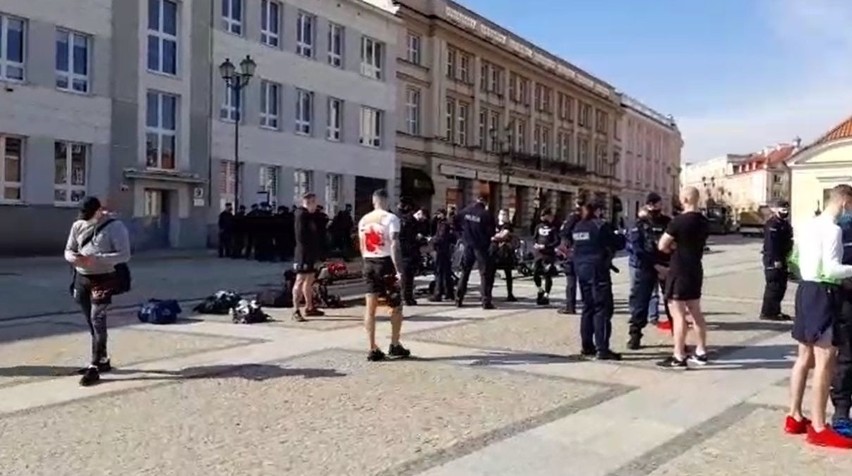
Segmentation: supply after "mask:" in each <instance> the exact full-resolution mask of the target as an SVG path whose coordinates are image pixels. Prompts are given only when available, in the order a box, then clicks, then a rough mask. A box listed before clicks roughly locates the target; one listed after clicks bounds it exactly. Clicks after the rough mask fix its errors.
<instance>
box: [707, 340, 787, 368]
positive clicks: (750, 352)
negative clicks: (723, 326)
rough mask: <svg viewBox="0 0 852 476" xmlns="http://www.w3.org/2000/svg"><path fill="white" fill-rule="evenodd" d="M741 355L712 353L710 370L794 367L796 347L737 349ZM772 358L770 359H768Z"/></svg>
mask: <svg viewBox="0 0 852 476" xmlns="http://www.w3.org/2000/svg"><path fill="white" fill-rule="evenodd" d="M735 350H737V351H742V352H739V354H740V355H737V356H736V357H737V358H732V357H731V356H732V354H734V352H733V351H731V352H721V353H719V352H716V354H717V355H716V356H714V355H713V354H714V352H711V353H710V355H709V357H710V365H708V366H707V368H708V369H715V370H778V369H789V368H792V366H793V359H795V356H796V346H795V345H793V344H784V345H765V346H754V347H740V348H738V349H735ZM720 354H721V355H720ZM766 356H770V357H766Z"/></svg>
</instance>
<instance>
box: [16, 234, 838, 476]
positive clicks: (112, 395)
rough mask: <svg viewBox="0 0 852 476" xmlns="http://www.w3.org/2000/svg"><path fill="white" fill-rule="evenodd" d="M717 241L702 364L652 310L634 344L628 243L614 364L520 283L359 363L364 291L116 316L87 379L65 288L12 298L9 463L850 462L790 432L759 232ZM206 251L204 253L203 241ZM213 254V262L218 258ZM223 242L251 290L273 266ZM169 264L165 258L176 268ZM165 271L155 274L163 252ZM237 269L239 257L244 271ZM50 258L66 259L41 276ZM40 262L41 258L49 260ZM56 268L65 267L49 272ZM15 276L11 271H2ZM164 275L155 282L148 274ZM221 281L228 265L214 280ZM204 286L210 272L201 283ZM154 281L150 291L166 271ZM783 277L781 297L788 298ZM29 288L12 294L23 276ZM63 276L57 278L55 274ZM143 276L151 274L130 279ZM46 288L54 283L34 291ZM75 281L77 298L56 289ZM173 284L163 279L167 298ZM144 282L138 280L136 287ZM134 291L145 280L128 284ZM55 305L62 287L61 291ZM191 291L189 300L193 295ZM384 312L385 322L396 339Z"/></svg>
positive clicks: (51, 469)
mask: <svg viewBox="0 0 852 476" xmlns="http://www.w3.org/2000/svg"><path fill="white" fill-rule="evenodd" d="M716 241H717V242H716V243H714V244H713V246H712V252H711V253H709V254H708V255H707V256H706V257H705V274H706V276H707V279H706V284H705V288H704V289H705V299H704V301H703V307H704V309H705V312H706V315H707V319H708V321H709V323H710V334H709V341H710V345H711V364H710V365H708V366H707V367H705V368H700V369H691V370H689V371H686V372H678V371H670V370H664V369H659V368H657V367H656V366H655V365H654V364H655V363H656V361H657V360H659V359H661V358H663V357H665V356H666V355H668V353H669V352H670V347H669V344H670V337H669V335H668V334H667V333H663V332H660V331H658V330H656V329H653V328H649V329H648V330H647V332H646V339H645V344H646V347H645V348H644V349H643V350H641V351H638V352H626V351H625V344H626V338H627V303H626V301H627V293H628V287H629V285H628V281H627V279H628V278H627V274H628V273H627V272H626V271H627V270H626V262H625V260H624V259H623V258H621V259H619V260H617V261H616V265H617V266H619V267H620V268H621V269H622V272H621V273H620V274H617V275H614V280H615V285H614V290H615V296H616V315H615V317H614V320H613V327H614V331H613V346H614V348H615V350H617V351H623V352H625V354H624V356H625V358H624V360H623V361H622V362H615V363H613V362H595V361H588V360H584V359H581V358H579V357H577V354H578V353H579V351H580V348H579V318H578V317H577V316H562V315H558V314H556V312H555V308H556V306H557V305H558V304H559V301H561V300H557V299H556V297H561V296H562V294H563V292H564V286H563V285H562V280H561V278H558V279H557V283H558V286H557V288H556V289H555V290H554V293H553V296H554V305H553V307H552V308H540V307H536V306H535V305H534V302H533V299H532V298H533V297H534V294H535V290H534V288H533V286H532V284H531V282H530V281H529V280H520V281H519V282H518V283H517V284H516V286H517V288H518V289H517V291H516V294H517V295H519V297H522V298H523V299H522V300H521V302H518V303H512V304H508V303H505V304H504V303H501V301H500V299H499V298H500V297H501V296H504V295H505V288H503V284H502V281H499V280H498V284H497V287H496V289H495V297H496V298H497V300H496V304H497V305H498V309H497V310H495V311H483V310H481V309H479V308H478V307H475V306H473V301H472V300H471V301H470V302H471V305H470V306H468V307H464V308H461V309H457V308H455V307H452V306H450V305H448V304H443V305H442V304H425V302H423V303H422V304H421V305H420V306H417V307H411V308H407V309H406V314H407V316H408V319H407V321H406V323H405V325H404V328H403V343H404V344H405V345H406V346H408V347H409V348H410V349H411V350H412V352H413V354H414V356H416V358H412V359H410V360H407V361H387V362H381V363H369V362H367V361H366V360H365V355H366V352H365V337H364V331H363V328H362V324H361V320H362V313H363V308H362V307H361V306H360V305H358V304H355V305H353V306H351V307H347V308H344V309H338V310H329V312H328V316H326V317H324V318H316V319H313V320H311V321H308V322H306V323H301V324H297V323H293V322H291V321H290V320H289V317H288V316H289V313H288V311H286V310H269V312H270V314H271V315H272V316H273V317H274V318H275V320H274V321H273V322H270V323H268V324H257V325H235V324H232V323H230V321H229V319H228V318H227V316H203V315H201V316H199V315H193V314H192V313H191V312H189V311H188V309H187V312H185V313H184V319H183V320H181V321H180V322H179V323H178V324H175V325H171V326H150V325H142V324H139V323H138V321H136V319H135V315H134V313H133V312H132V311H131V310H130V309H127V310H117V311H116V312H114V313H113V314H112V315H111V316H110V319H111V329H112V330H111V335H110V336H111V342H110V345H111V350H112V354H113V356H112V357H113V363H114V365H115V366H116V367H117V368H116V370H115V371H114V372H113V373H111V374H105V375H104V379H103V381H102V383H101V384H100V385H98V386H95V387H91V388H81V387H79V386H78V385H77V378H76V377H74V376H71V375H72V374H73V373H74V371H75V370H76V368H77V367H78V366H79V365H80V364H82V363H84V361H85V359H86V357H87V350H88V348H89V342H88V332H87V330H86V327H85V323H84V322H83V321H82V318H81V317H80V316H79V315H77V314H75V313H70V312H69V311H71V310H73V306H70V305H69V304H68V303H64V304H62V306H64V307H56V306H54V308H51V307H50V306H48V305H46V304H44V301H45V300H46V298H45V297H42V298H41V301H42V307H41V308H37V306H36V305H35V304H33V305H32V306H33V307H28V308H20V309H18V310H17V311H16V312H18V314H15V313H14V312H12V311H6V314H4V315H2V316H0V326H2V331H0V339H2V342H3V345H2V346H0V438H2V442H3V444H2V445H0V474H2V475H4V476H17V475H21V476H24V475H26V476H35V475H45V476H48V475H49V476H64V475H68V476H77V475H81V474H104V475H106V474H112V475H149V474H150V475H182V476H194V475H199V476H202V475H203V476H212V475H270V476H273V475H274V476H277V475H298V476H309V475H335V476H337V475H340V476H343V475H355V476H361V475H364V476H367V475H388V476H390V475H428V476H468V475H469V476H474V475H483V476H484V475H489V476H500V475H507V476H508V475H524V476H539V475H541V476H545V475H548V476H549V475H553V476H566V475H579V476H595V475H601V476H604V475H607V476H610V475H611V476H640V475H654V476H659V475H680V474H688V475H695V476H704V475H707V476H710V475H734V474H767V475H787V474H800V473H801V474H805V473H807V474H813V475H823V474H826V475H827V474H832V475H833V474H841V473H843V472H848V471H850V470H852V457H850V456H851V455H849V454H847V453H843V452H841V451H837V450H824V449H819V448H814V447H809V446H806V445H805V443H804V441H803V439H802V438H799V437H790V436H787V435H785V434H783V432H782V431H781V423H782V419H783V416H784V413H785V408H784V407H785V405H786V402H787V389H786V385H787V379H788V376H789V368H790V366H791V364H792V362H791V359H792V358H793V354H792V352H793V350H794V347H793V345H792V341H791V339H790V337H789V325H787V324H784V323H768V322H762V321H759V320H758V319H757V315H758V311H759V307H760V297H761V295H762V288H763V276H762V270H761V267H760V262H759V245H758V244H757V243H755V242H742V241H739V240H726V239H718V240H716ZM207 261H209V260H207ZM207 261H205V260H198V263H195V262H194V261H192V260H188V261H187V262H186V263H184V265H185V266H187V267H188V269H186V270H183V271H180V272H178V271H176V270H174V269H171V268H176V267H178V266H179V265H178V264H175V263H172V262H169V263H166V264H162V263H161V264H159V265H156V266H155V265H151V264H145V265H142V264H140V265H139V268H140V269H141V271H140V273H138V275H137V280H138V284H137V286H138V288H137V289H140V288H141V289H148V292H149V293H153V294H157V292H155V291H154V289H155V287H156V286H159V287H160V288H162V289H160V291H158V292H159V293H160V294H162V293H163V292H165V290H168V289H171V290H172V292H177V290H176V288H175V286H177V284H173V285H171V286H170V285H169V282H170V281H169V280H175V281H177V280H178V278H177V277H176V276H177V275H178V274H180V273H183V274H180V275H181V276H187V275H191V274H192V273H198V280H197V281H195V282H194V283H190V284H186V286H189V288H187V289H186V290H184V291H182V292H181V294H180V295H182V296H185V297H186V298H187V299H190V298H197V297H201V296H203V294H204V292H206V291H205V290H204V286H212V287H217V286H220V285H221V283H220V281H221V282H228V279H229V278H228V277H227V276H225V277H223V278H215V279H214V278H213V277H211V273H212V271H208V270H207V269H208V268H207V267H208V266H209V267H210V269H212V268H213V267H214V265H213V264H209V263H208V262H207ZM217 263H218V261H217ZM253 265H255V264H254V263H252V264H248V263H239V264H235V263H234V262H231V261H230V260H225V263H224V264H220V265H219V266H228V267H231V268H233V269H229V271H228V272H230V273H233V274H232V275H231V276H233V277H234V278H233V279H244V280H245V282H244V283H243V282H241V283H240V284H233V285H232V286H233V287H235V288H238V289H239V290H244V291H248V290H250V289H252V288H256V287H258V286H262V285H268V282H270V281H274V279H275V276H276V275H277V274H280V267H281V265H274V264H264V265H257V266H259V267H257V268H252V269H254V271H253V273H254V274H251V273H249V274H250V276H249V277H245V275H244V274H239V273H241V272H243V271H244V269H243V268H244V267H248V266H253ZM44 266H45V269H49V270H50V271H44V272H43V275H38V273H37V272H36V271H33V269H35V268H27V269H26V270H25V271H21V272H20V273H19V274H20V276H19V278H20V280H21V281H22V282H25V283H28V284H27V285H26V286H25V287H26V288H28V290H27V289H21V290H20V293H19V294H18V295H20V296H25V297H26V298H27V299H31V300H35V301H36V302H38V301H39V296H40V294H39V292H38V289H39V288H38V283H41V284H42V285H43V286H44V287H45V289H47V288H49V287H51V285H50V284H48V283H50V282H52V281H51V279H53V280H56V281H57V282H61V281H62V279H60V278H61V274H60V271H57V270H55V269H54V268H52V267H51V266H53V265H50V264H45V265H44ZM170 267H171V268H170ZM158 268H160V269H168V270H169V273H170V276H162V277H161V278H158V277H157V276H156V269H158ZM237 268H239V269H237ZM51 273H54V274H51ZM39 276H41V277H39ZM47 276H53V278H50V279H48V277H47ZM0 278H2V279H9V278H8V276H7V277H6V278H3V276H2V273H0ZM158 279H161V280H164V281H163V282H161V283H160V284H158V285H155V284H152V283H146V282H145V280H153V281H156V280H158ZM216 279H219V280H220V281H216ZM196 288H198V289H196ZM157 289H159V288H157ZM215 290H216V289H210V290H209V291H210V292H212V291H215ZM794 291H795V287H794V286H791V289H790V290H788V293H787V298H786V300H785V303H784V305H785V310H786V311H787V312H791V311H792V309H791V308H792V301H793V294H794ZM16 292H18V291H16ZM50 292H55V291H52V290H51V291H50ZM139 292H142V291H139ZM42 293H43V294H42V295H43V296H46V295H47V294H46V293H47V291H46V290H45V291H42ZM66 297H67V296H66ZM160 297H163V296H160ZM136 298H137V297H133V298H132V299H136ZM138 298H139V299H141V296H139V297H138ZM55 299H57V306H59V301H58V300H59V299H60V298H59V297H56V298H55ZM186 307H187V308H189V307H190V306H186ZM389 331H390V329H389V324H388V322H387V320H383V321H382V322H381V323H380V325H379V335H380V339H381V340H380V342H381V345H382V346H383V347H386V345H387V342H388V335H389Z"/></svg>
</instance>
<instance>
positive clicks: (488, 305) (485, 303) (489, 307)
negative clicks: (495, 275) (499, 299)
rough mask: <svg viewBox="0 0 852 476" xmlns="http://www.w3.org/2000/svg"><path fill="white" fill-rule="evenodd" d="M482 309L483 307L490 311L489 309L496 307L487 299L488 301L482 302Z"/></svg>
mask: <svg viewBox="0 0 852 476" xmlns="http://www.w3.org/2000/svg"><path fill="white" fill-rule="evenodd" d="M482 309H485V310H486V311H491V310H494V309H497V308H496V307H494V304H493V303H492V302H491V301H488V302H484V303H482Z"/></svg>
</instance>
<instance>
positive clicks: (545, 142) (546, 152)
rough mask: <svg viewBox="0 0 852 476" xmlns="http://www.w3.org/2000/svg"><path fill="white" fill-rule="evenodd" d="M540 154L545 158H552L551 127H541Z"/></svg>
mask: <svg viewBox="0 0 852 476" xmlns="http://www.w3.org/2000/svg"><path fill="white" fill-rule="evenodd" d="M539 155H541V156H542V157H544V158H550V129H548V128H546V127H543V128H542V129H541V144H540V145H539Z"/></svg>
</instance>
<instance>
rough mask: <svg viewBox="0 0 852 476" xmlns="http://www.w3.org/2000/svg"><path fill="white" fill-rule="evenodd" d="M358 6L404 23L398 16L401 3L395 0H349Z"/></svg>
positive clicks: (387, 18)
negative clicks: (398, 3)
mask: <svg viewBox="0 0 852 476" xmlns="http://www.w3.org/2000/svg"><path fill="white" fill-rule="evenodd" d="M349 2H350V3H353V4H355V6H357V7H358V8H362V9H364V10H367V11H371V12H373V13H375V14H376V15H379V16H380V17H382V18H384V19H386V20H391V21H393V22H395V23H399V24H402V23H403V22H402V19H401V18H399V17H398V16H396V14H397V12H399V5H397V4H396V2H394V1H393V0H349Z"/></svg>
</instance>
